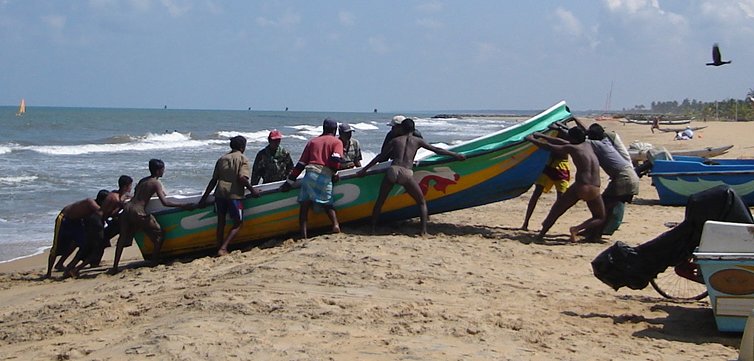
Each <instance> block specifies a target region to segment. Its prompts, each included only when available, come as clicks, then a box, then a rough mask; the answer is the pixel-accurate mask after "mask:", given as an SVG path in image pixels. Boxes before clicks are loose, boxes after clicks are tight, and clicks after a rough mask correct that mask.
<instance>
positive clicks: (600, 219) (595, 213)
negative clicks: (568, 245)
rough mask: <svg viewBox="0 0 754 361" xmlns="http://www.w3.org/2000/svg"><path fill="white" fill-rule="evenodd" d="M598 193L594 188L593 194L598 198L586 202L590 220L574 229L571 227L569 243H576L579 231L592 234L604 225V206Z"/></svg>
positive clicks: (597, 189)
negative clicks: (590, 214) (590, 213)
mask: <svg viewBox="0 0 754 361" xmlns="http://www.w3.org/2000/svg"><path fill="white" fill-rule="evenodd" d="M599 191H600V190H599V188H598V187H594V190H593V192H594V193H595V194H597V195H598V196H596V197H594V198H592V199H591V200H588V201H586V205H587V207H589V211H591V212H592V218H589V219H587V220H586V221H584V222H583V223H581V224H579V225H577V226H575V227H571V229H570V231H571V242H576V234H578V233H579V231H581V230H585V231H587V232H592V231H594V230H595V229H596V228H599V227H602V225H603V224H604V223H605V204H604V203H603V202H602V197H600V196H599Z"/></svg>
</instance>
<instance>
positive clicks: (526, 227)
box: [521, 224, 529, 231]
mask: <svg viewBox="0 0 754 361" xmlns="http://www.w3.org/2000/svg"><path fill="white" fill-rule="evenodd" d="M521 230H522V231H528V230H529V225H528V224H525V225H523V226H521Z"/></svg>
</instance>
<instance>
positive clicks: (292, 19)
mask: <svg viewBox="0 0 754 361" xmlns="http://www.w3.org/2000/svg"><path fill="white" fill-rule="evenodd" d="M256 23H257V25H258V26H261V27H275V28H286V29H290V28H293V27H295V26H296V25H298V24H299V23H301V15H298V14H294V13H285V14H283V15H282V16H281V17H279V18H277V19H268V18H266V17H263V16H260V17H257V18H256Z"/></svg>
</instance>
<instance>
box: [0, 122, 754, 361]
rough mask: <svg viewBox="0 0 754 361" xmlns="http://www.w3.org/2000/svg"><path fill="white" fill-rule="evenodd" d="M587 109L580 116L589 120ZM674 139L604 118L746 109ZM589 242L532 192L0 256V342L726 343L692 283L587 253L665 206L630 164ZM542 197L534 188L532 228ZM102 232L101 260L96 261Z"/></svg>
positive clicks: (426, 356) (249, 348) (101, 347)
mask: <svg viewBox="0 0 754 361" xmlns="http://www.w3.org/2000/svg"><path fill="white" fill-rule="evenodd" d="M587 122H588V120H587ZM697 123H698V124H695V125H697V126H699V125H707V126H708V128H707V129H704V130H701V131H699V132H697V137H696V138H695V139H693V140H690V141H683V142H682V141H673V140H672V137H673V135H672V134H671V133H655V134H652V133H650V130H649V127H648V126H640V125H625V126H624V125H622V124H621V123H619V122H617V121H608V122H603V123H602V124H604V125H605V126H606V127H607V128H608V129H611V130H616V131H618V132H619V134H620V135H621V137H622V138H623V140H624V141H625V142H626V144H628V143H630V142H632V141H633V140H642V141H645V142H649V143H653V144H656V145H666V146H667V147H668V148H670V149H694V148H700V147H703V146H719V145H725V144H734V145H735V148H734V149H733V151H732V153H730V154H729V155H728V157H754V149H752V148H748V144H750V143H749V140H748V139H747V136H748V135H749V134H753V133H752V132H754V123H722V122H707V123H703V124H702V123H701V122H697ZM641 186H642V189H641V194H640V196H639V197H638V198H637V199H636V202H635V204H633V205H629V206H628V207H627V209H626V214H625V218H624V223H623V225H622V226H621V228H620V229H619V230H618V231H617V232H616V233H615V234H614V235H613V236H612V237H609V238H608V239H607V240H606V243H604V244H570V243H568V242H567V239H568V236H567V231H568V227H569V226H571V225H574V224H576V223H580V222H581V221H582V220H583V219H585V218H587V217H588V211H587V210H586V207H585V206H584V204H583V203H580V204H578V205H577V206H576V207H574V209H572V211H570V212H569V213H568V214H566V215H565V216H563V217H562V218H561V219H560V221H559V222H558V223H557V224H556V225H555V227H554V228H553V229H552V231H551V236H550V237H548V238H547V240H546V242H545V243H544V244H534V243H530V241H531V239H532V236H533V234H534V231H531V232H524V231H520V230H517V227H519V226H520V225H521V223H522V219H523V215H524V211H525V209H526V204H527V202H528V199H529V195H530V193H527V194H525V195H523V196H521V197H519V198H516V199H512V200H509V201H505V202H500V203H496V204H491V205H487V206H483V207H478V208H473V209H467V210H462V211H456V212H451V213H446V214H440V215H435V216H432V217H431V220H430V228H429V229H430V233H432V236H430V237H429V238H426V239H422V238H418V237H416V236H415V234H416V232H417V230H418V225H417V223H416V222H415V221H412V222H404V223H398V224H388V225H385V226H383V227H382V228H380V230H379V231H380V234H379V235H375V236H371V235H368V234H367V233H366V231H367V229H368V227H367V226H364V225H350V226H349V225H346V226H345V227H344V233H343V234H338V235H319V236H316V237H313V238H311V239H309V240H305V241H294V240H292V239H282V240H274V241H270V242H268V243H267V244H265V245H263V246H262V247H257V248H252V249H250V250H247V251H244V252H240V251H236V252H233V253H232V254H231V255H229V256H226V257H222V258H214V257H205V258H196V259H189V260H180V261H175V262H172V263H169V264H164V265H159V266H157V267H153V268H150V267H147V266H145V265H144V263H143V262H140V261H139V260H138V258H137V257H138V253H137V252H136V251H135V248H131V250H130V252H131V253H130V254H129V257H128V258H127V259H128V260H130V261H127V269H125V270H124V271H123V272H121V273H120V274H118V275H116V276H109V275H106V274H104V273H103V268H99V269H94V270H85V271H84V272H83V274H82V277H81V278H80V279H66V280H44V281H40V280H38V277H39V276H40V275H41V274H42V273H43V272H44V267H45V265H46V262H45V260H46V258H45V257H46V256H44V255H41V256H36V257H31V258H28V259H24V260H21V261H17V262H11V263H8V264H2V265H0V358H2V359H18V360H27V359H34V360H68V359H92V360H122V359H150V360H171V359H176V360H192V359H196V360H205V359H217V360H225V359H238V360H267V359H278V360H327V359H332V360H367V359H368V360H398V359H410V360H445V359H453V360H456V359H464V360H466V359H481V360H484V359H487V360H701V359H713V360H729V359H735V358H736V357H737V354H738V345H739V342H740V334H723V333H720V332H718V331H717V329H716V327H715V322H714V318H713V314H712V311H711V309H710V307H709V302H708V300H703V301H699V302H671V301H668V300H665V299H663V298H662V297H660V296H659V295H658V294H657V293H655V292H654V291H653V290H652V289H651V288H647V289H644V290H638V291H635V290H630V289H626V288H623V289H621V290H619V291H617V292H616V291H613V290H612V289H611V288H609V287H608V286H606V285H604V284H602V283H601V282H600V281H599V280H597V279H596V278H595V277H594V276H593V275H592V271H591V266H590V261H591V260H592V259H593V258H594V257H595V256H596V255H597V254H598V253H600V252H601V251H603V250H604V249H605V248H607V247H608V246H609V245H610V244H612V242H614V241H615V240H622V241H624V242H627V243H629V244H639V243H643V242H646V241H647V240H650V239H652V238H654V237H656V236H657V235H659V234H660V233H662V232H664V231H665V230H666V228H665V227H664V226H663V223H664V222H666V221H680V220H682V218H683V212H684V209H683V207H664V206H660V205H658V203H657V193H656V192H655V190H654V188H652V187H651V185H650V181H649V179H647V178H646V177H645V178H642V185H641ZM553 200H554V194H546V195H544V196H543V197H542V199H541V200H540V204H539V206H538V208H537V210H536V212H535V214H534V217H533V219H532V222H531V225H532V228H534V229H535V230H536V229H538V228H539V225H538V224H539V223H540V222H541V220H542V219H543V218H544V215H545V214H546V212H547V210H548V209H549V207H550V205H551V204H552V202H553ZM111 260H112V250H110V252H108V253H107V254H106V256H105V262H104V265H105V266H106V265H109V264H111V262H112V261H111Z"/></svg>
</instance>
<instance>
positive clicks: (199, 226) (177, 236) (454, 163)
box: [135, 102, 572, 259]
mask: <svg viewBox="0 0 754 361" xmlns="http://www.w3.org/2000/svg"><path fill="white" fill-rule="evenodd" d="M571 118H572V115H571V112H570V110H569V109H568V107H567V106H566V103H565V102H560V103H558V104H556V105H554V106H552V107H550V108H549V109H547V110H545V111H543V112H541V113H540V114H538V115H536V116H534V117H532V118H530V119H528V120H526V121H523V122H520V123H517V124H515V125H513V126H511V127H508V128H505V129H502V130H500V131H498V132H495V133H492V134H488V135H485V136H482V137H480V138H476V139H473V140H470V141H466V142H463V143H461V144H458V145H455V146H453V147H450V148H448V149H450V150H452V151H454V152H458V153H461V154H464V155H465V156H466V160H465V161H458V160H456V159H455V158H452V157H448V156H442V155H434V154H433V155H429V156H426V157H423V158H420V159H418V160H417V161H416V162H415V163H414V164H415V165H414V169H413V170H414V175H413V177H414V179H416V181H417V182H418V183H419V184H420V186H421V189H422V192H423V193H424V196H425V198H426V200H427V208H428V210H429V214H437V213H442V212H448V211H453V210H458V209H464V208H469V207H475V206H479V205H484V204H488V203H493V202H498V201H502V200H506V199H511V198H515V197H518V196H519V195H521V194H523V193H525V192H526V191H527V190H529V188H530V187H531V186H532V185H533V184H534V182H535V181H536V179H537V177H539V175H540V173H541V172H542V169H544V166H545V164H546V162H547V160H548V158H549V152H548V151H546V150H544V149H540V148H538V147H537V146H535V145H534V144H532V143H531V142H528V141H526V140H525V137H526V136H528V135H530V134H532V133H534V132H547V133H549V134H555V130H552V129H551V126H552V125H553V124H554V123H556V122H565V121H567V120H569V119H571ZM389 166H390V163H389V162H384V163H381V164H378V165H377V166H375V167H374V168H372V169H370V171H369V172H368V173H367V175H366V176H364V177H357V176H356V172H357V171H358V170H359V168H355V169H348V170H344V171H340V172H338V174H339V175H340V181H339V182H337V183H335V185H334V187H333V193H334V198H335V208H336V209H337V212H338V220H339V221H340V223H341V224H345V223H349V222H355V221H363V220H368V219H369V218H370V217H371V214H372V207H373V205H374V202H375V200H376V198H377V195H378V192H379V188H380V183H381V182H382V179H383V177H384V175H383V173H384V172H385V171H386V170H387V168H389ZM281 184H282V182H274V183H269V184H262V185H258V186H254V187H255V188H256V189H258V190H259V191H260V192H261V196H260V197H259V198H246V199H244V201H243V204H244V227H243V228H241V230H240V231H239V232H238V234H237V235H236V238H235V240H234V242H232V243H231V248H232V247H233V246H236V247H238V246H239V245H243V244H248V243H250V242H252V241H257V240H261V239H269V238H273V237H281V236H286V235H288V234H291V233H298V232H299V224H298V213H299V205H298V203H297V201H296V199H297V196H298V192H299V187H298V182H297V184H296V185H295V186H294V188H293V189H291V190H290V191H289V192H280V191H278V188H279V187H280V185H281ZM200 197H201V192H197V193H196V194H195V195H190V196H173V197H170V198H171V199H172V200H173V201H174V202H178V203H196V202H197V201H198V200H199V198H200ZM210 201H211V199H210ZM147 210H148V211H149V212H151V213H152V214H153V215H154V216H155V218H156V219H157V221H158V222H159V223H160V225H161V226H162V228H163V229H164V231H165V242H164V244H163V246H162V250H161V254H162V255H164V256H167V257H175V256H181V255H187V254H194V253H202V252H209V251H213V250H216V247H217V244H216V241H215V227H216V223H217V216H216V214H215V213H214V211H213V208H212V207H211V206H210V207H205V208H200V209H194V210H191V211H187V210H182V209H176V208H166V207H163V206H162V204H161V203H160V201H159V200H158V199H157V198H153V199H152V200H151V201H150V203H149V204H148V205H147ZM418 216H419V209H418V207H417V206H416V204H415V202H414V200H413V199H412V198H411V197H410V196H409V195H408V194H407V193H405V191H404V190H403V188H402V187H393V189H392V190H391V192H390V193H389V195H388V198H387V200H386V202H385V204H384V206H383V209H382V215H381V216H380V220H381V221H397V220H405V219H410V218H414V217H418ZM308 224H309V228H310V229H312V230H315V229H317V228H325V227H329V226H330V221H329V219H328V218H327V216H326V215H325V213H324V212H314V211H311V213H310V214H309V219H308ZM135 238H136V243H137V245H138V247H139V249H140V251H141V253H142V255H143V256H144V258H145V259H148V258H150V257H151V255H152V252H153V245H152V242H151V241H145V237H144V234H142V233H140V234H137V235H136V237H135Z"/></svg>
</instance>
